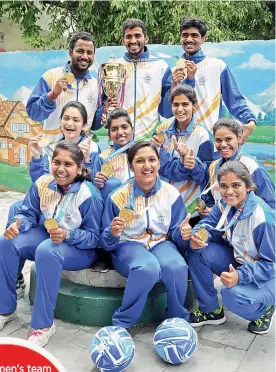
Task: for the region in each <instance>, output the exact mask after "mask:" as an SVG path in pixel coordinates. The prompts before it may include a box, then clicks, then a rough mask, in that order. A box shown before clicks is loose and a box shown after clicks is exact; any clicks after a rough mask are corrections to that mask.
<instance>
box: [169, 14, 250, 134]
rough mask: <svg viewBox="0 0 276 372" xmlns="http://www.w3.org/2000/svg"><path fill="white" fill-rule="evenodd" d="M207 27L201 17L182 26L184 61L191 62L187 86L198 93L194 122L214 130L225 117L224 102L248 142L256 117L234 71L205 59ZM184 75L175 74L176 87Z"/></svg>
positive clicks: (220, 62)
mask: <svg viewBox="0 0 276 372" xmlns="http://www.w3.org/2000/svg"><path fill="white" fill-rule="evenodd" d="M206 32H207V25H206V23H205V22H204V21H203V20H201V19H198V18H188V19H185V20H183V21H182V22H181V24H180V42H181V45H182V48H183V49H184V54H183V55H182V58H184V59H186V60H187V61H188V76H187V78H186V79H185V80H184V83H185V84H188V85H191V86H192V87H193V88H194V89H195V92H196V96H197V100H198V104H199V106H198V110H197V111H196V113H195V119H196V121H197V122H198V123H203V121H204V124H205V125H206V126H207V128H208V129H209V130H212V128H213V125H214V123H215V122H216V121H217V120H218V119H219V118H220V117H221V116H222V101H223V102H224V103H225V105H226V107H227V109H228V110H229V112H230V113H231V114H232V115H233V116H234V117H235V118H236V119H238V120H239V121H241V122H242V123H243V124H244V125H243V129H244V133H243V135H244V138H245V139H246V138H247V137H248V136H249V135H250V133H252V131H253V130H254V128H255V123H256V117H255V115H254V114H253V113H252V111H251V110H250V109H249V107H248V106H247V104H246V101H245V99H244V97H243V95H242V94H241V93H240V91H239V88H238V86H237V83H236V82H235V79H234V77H233V75H232V74H231V71H230V70H229V68H228V67H227V65H226V64H225V62H224V61H222V60H220V59H218V58H211V57H206V56H205V54H204V53H203V51H202V50H201V44H202V43H204V41H205V39H206ZM183 79H184V76H183V74H182V73H181V72H180V73H179V72H178V70H177V69H175V70H174V73H173V81H174V84H177V83H180V82H181V81H183Z"/></svg>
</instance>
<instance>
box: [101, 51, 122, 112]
mask: <svg viewBox="0 0 276 372" xmlns="http://www.w3.org/2000/svg"><path fill="white" fill-rule="evenodd" d="M124 78H125V67H124V65H123V64H121V63H118V62H115V59H114V57H113V56H111V57H110V60H109V62H107V63H103V64H102V65H101V80H102V85H103V90H104V92H105V94H106V95H107V97H108V98H117V99H118V98H119V94H120V92H121V89H122V84H123V81H124ZM114 109H115V107H109V109H108V111H112V110H114Z"/></svg>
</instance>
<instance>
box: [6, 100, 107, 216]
mask: <svg viewBox="0 0 276 372" xmlns="http://www.w3.org/2000/svg"><path fill="white" fill-rule="evenodd" d="M86 124H87V111H86V109H85V107H84V105H83V104H82V103H80V102H76V101H71V102H68V103H67V104H66V105H65V106H64V107H63V109H62V111H61V116H60V129H61V132H62V133H63V135H62V137H61V138H60V140H59V141H63V140H66V141H72V142H75V143H76V144H77V145H78V146H79V147H80V148H81V149H82V151H83V153H84V155H85V166H86V167H88V168H89V169H90V170H91V171H92V167H93V164H94V159H95V157H96V155H97V154H99V153H100V148H99V146H98V145H97V143H96V142H94V141H91V140H90V138H89V137H88V136H87V135H86V134H85V133H84V130H83V129H84V128H85V126H86ZM40 141H41V135H38V136H36V137H34V138H31V139H30V143H29V148H30V151H31V154H32V158H31V161H30V163H29V172H30V176H31V179H32V182H35V181H36V180H37V179H38V178H39V177H41V176H43V175H44V174H49V172H50V170H49V163H50V162H51V157H52V155H53V151H54V146H55V145H56V143H54V144H53V145H51V146H50V145H48V146H46V147H45V148H42V147H41V145H40ZM21 204H22V201H21V200H20V201H17V202H15V203H13V204H12V205H11V207H10V210H9V216H8V220H10V219H11V218H12V217H13V216H14V215H15V214H17V212H18V209H19V208H20V206H21Z"/></svg>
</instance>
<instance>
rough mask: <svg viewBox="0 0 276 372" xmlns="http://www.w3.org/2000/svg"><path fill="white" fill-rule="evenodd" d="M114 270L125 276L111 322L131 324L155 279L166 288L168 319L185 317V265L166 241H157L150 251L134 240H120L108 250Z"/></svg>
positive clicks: (187, 313)
mask: <svg viewBox="0 0 276 372" xmlns="http://www.w3.org/2000/svg"><path fill="white" fill-rule="evenodd" d="M111 257H112V263H113V266H114V267H115V269H116V270H117V271H118V272H119V273H120V274H121V275H123V276H125V277H128V280H127V285H126V288H125V292H124V296H123V301H122V305H121V307H120V308H119V309H118V310H116V311H115V313H114V314H113V317H112V323H113V325H119V326H121V327H124V328H129V327H131V326H132V325H133V324H134V323H135V322H136V321H137V320H138V319H139V318H140V316H141V313H142V311H143V308H144V305H145V303H146V300H147V296H148V293H149V292H150V290H151V289H152V287H153V286H154V284H155V283H156V282H158V281H159V280H161V281H163V282H164V284H165V286H166V289H167V301H168V309H167V311H168V318H174V317H179V318H184V319H186V320H188V319H189V312H188V310H186V309H185V308H184V301H185V297H186V292H187V284H188V266H187V264H186V262H185V260H184V258H183V257H182V256H181V255H180V253H179V252H178V250H177V247H176V245H175V244H174V243H172V242H170V241H165V242H162V243H160V244H157V245H156V246H155V247H154V248H153V249H152V250H151V251H148V250H147V249H145V247H144V246H143V244H141V243H137V242H123V243H120V244H118V246H117V248H116V250H114V251H112V252H111Z"/></svg>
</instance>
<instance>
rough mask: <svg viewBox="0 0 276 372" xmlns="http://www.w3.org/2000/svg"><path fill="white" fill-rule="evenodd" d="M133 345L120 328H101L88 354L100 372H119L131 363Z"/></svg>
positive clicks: (128, 336)
mask: <svg viewBox="0 0 276 372" xmlns="http://www.w3.org/2000/svg"><path fill="white" fill-rule="evenodd" d="M134 351H135V345H134V342H133V340H132V338H131V336H130V334H129V333H128V332H127V331H126V330H125V329H124V328H122V327H118V326H108V327H103V328H101V329H100V330H99V331H98V332H97V333H96V334H95V335H94V337H93V339H92V342H91V345H90V348H89V353H90V356H91V359H92V360H93V362H94V363H95V365H96V367H97V368H98V369H99V370H100V371H101V372H108V371H110V372H121V371H124V370H125V369H126V368H127V367H128V366H129V365H130V363H131V362H132V359H133V357H134Z"/></svg>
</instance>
